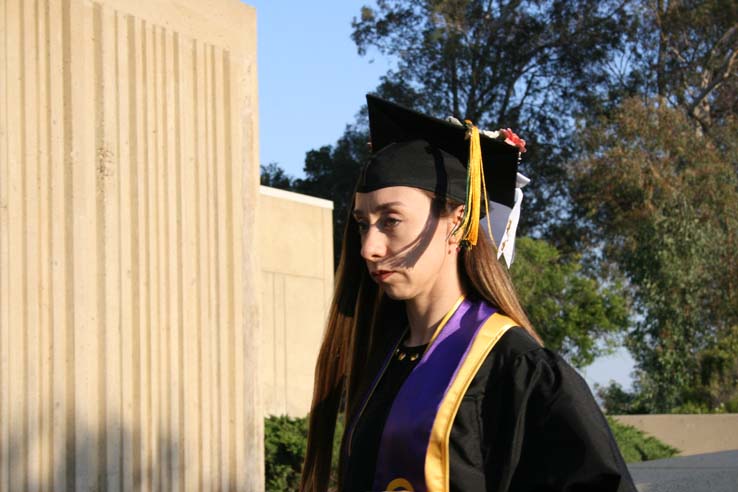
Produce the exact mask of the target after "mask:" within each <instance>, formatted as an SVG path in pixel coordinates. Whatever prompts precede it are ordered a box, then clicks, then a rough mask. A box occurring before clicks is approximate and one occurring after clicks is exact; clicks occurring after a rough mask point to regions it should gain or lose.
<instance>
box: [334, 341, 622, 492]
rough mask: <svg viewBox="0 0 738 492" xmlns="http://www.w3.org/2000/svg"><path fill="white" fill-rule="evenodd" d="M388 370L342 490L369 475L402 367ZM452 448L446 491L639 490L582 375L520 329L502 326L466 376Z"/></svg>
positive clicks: (357, 435) (361, 484) (357, 438)
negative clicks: (467, 381) (475, 369)
mask: <svg viewBox="0 0 738 492" xmlns="http://www.w3.org/2000/svg"><path fill="white" fill-rule="evenodd" d="M392 367H393V366H391V367H390V369H392ZM390 369H388V372H387V373H386V374H385V378H383V381H382V382H381V383H380V385H379V386H378V387H377V389H376V391H375V393H374V396H373V399H375V398H376V399H378V400H380V401H383V403H379V404H378V405H372V402H371V401H370V404H369V405H367V408H366V410H367V411H368V415H367V412H365V413H363V414H362V417H361V419H360V420H359V422H358V425H357V429H356V431H355V432H354V438H353V443H352V449H353V450H354V451H353V453H352V456H351V458H350V459H348V460H347V461H348V462H347V463H346V464H345V466H346V471H347V474H346V475H345V477H347V479H346V481H345V483H344V487H343V491H344V492H363V491H365V490H370V488H371V483H370V482H369V483H367V481H368V480H369V479H367V478H366V477H371V476H373V474H374V457H375V456H376V453H377V448H378V446H379V434H381V429H382V428H383V422H384V420H386V417H387V413H388V412H389V404H388V402H391V401H392V398H394V396H393V395H392V394H390V395H388V394H387V393H388V392H389V393H396V392H397V391H398V389H399V386H400V385H399V384H398V382H397V380H396V378H397V377H399V378H402V379H403V380H404V378H405V377H407V373H408V371H406V370H405V371H403V370H396V371H390ZM393 375H395V380H394V381H393V380H392V379H393ZM387 376H390V378H389V379H388V378H387ZM377 420H378V421H379V422H377ZM449 454H450V473H451V476H450V484H451V491H453V492H522V491H567V492H577V491H598V492H610V491H612V492H616V491H617V492H626V491H627V492H631V491H632V492H635V490H636V489H635V486H634V485H633V481H632V479H631V477H630V474H629V473H628V469H627V467H626V465H625V462H624V461H623V458H622V456H621V454H620V451H619V450H618V447H617V444H616V443H615V440H614V438H613V436H612V433H611V432H610V428H609V426H608V424H607V421H606V420H605V418H604V416H603V415H602V412H601V411H600V409H599V408H598V406H597V404H596V402H595V401H594V398H593V397H592V394H591V392H590V391H589V388H588V387H587V385H586V383H585V382H584V380H583V379H582V378H581V376H579V374H578V373H577V372H576V371H575V370H574V369H573V368H572V367H571V366H570V365H569V364H568V363H566V362H565V361H564V360H563V359H562V358H561V357H560V356H558V355H557V354H555V353H554V352H551V351H549V350H547V349H545V348H542V347H540V346H539V345H538V344H537V343H536V342H535V341H534V340H533V339H532V338H531V337H530V336H529V335H528V334H527V333H526V332H525V331H524V330H522V329H520V328H513V329H510V330H508V332H507V333H506V334H505V335H503V337H502V338H501V339H500V340H499V342H498V343H497V344H496V345H495V347H494V348H493V350H492V352H491V353H490V354H489V356H488V357H487V359H486V360H485V362H484V364H483V365H482V367H481V368H480V370H479V372H478V373H477V375H476V376H475V378H474V380H473V381H472V383H471V385H470V387H469V389H468V390H467V392H466V394H465V396H464V399H463V401H462V403H461V406H460V408H459V411H458V413H457V415H456V419H455V420H454V425H453V428H452V430H451V440H450V443H449ZM367 457H368V458H367Z"/></svg>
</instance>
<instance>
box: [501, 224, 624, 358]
mask: <svg viewBox="0 0 738 492" xmlns="http://www.w3.org/2000/svg"><path fill="white" fill-rule="evenodd" d="M515 250H516V255H515V263H513V265H512V267H511V268H510V273H511V275H512V278H513V280H514V283H515V286H516V288H517V290H518V295H519V297H520V301H521V303H522V304H523V306H524V308H525V310H526V312H527V314H528V316H529V318H530V320H531V323H532V324H533V326H534V327H536V329H537V330H538V332H539V334H540V335H541V337H542V338H543V341H544V343H545V345H546V346H547V347H548V348H551V349H553V350H556V351H558V352H559V353H561V354H562V355H564V356H565V357H566V358H567V359H568V360H569V361H571V362H572V364H574V365H575V366H577V367H584V366H587V365H589V364H591V363H592V362H593V361H594V359H595V358H596V357H598V356H600V355H602V354H604V353H608V352H610V351H611V349H612V347H613V346H614V345H615V344H616V343H617V342H618V341H619V339H618V336H617V335H618V334H619V333H621V332H622V331H623V330H624V329H625V328H627V326H628V321H629V320H628V309H627V303H626V299H625V297H624V295H623V292H622V289H621V286H620V285H619V284H617V283H612V284H611V285H599V284H598V282H597V280H596V279H594V278H591V277H588V276H587V275H585V274H584V273H583V272H582V267H581V264H580V263H579V262H578V261H577V258H570V257H562V256H561V255H560V253H559V252H558V250H557V249H556V248H555V247H553V246H552V245H550V244H548V243H546V242H545V241H543V240H536V239H531V238H521V239H518V240H517V241H516V246H515Z"/></svg>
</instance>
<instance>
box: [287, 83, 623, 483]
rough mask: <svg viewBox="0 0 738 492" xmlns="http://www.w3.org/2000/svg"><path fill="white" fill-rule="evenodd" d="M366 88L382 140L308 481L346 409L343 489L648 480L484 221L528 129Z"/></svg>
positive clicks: (505, 193)
mask: <svg viewBox="0 0 738 492" xmlns="http://www.w3.org/2000/svg"><path fill="white" fill-rule="evenodd" d="M367 100H368V107H369V120H370V131H371V139H372V147H373V150H374V154H373V156H372V158H371V159H370V161H369V162H368V163H367V164H366V165H365V167H364V169H363V170H362V174H361V177H360V179H359V183H358V184H357V190H356V193H355V197H354V206H353V210H352V217H351V220H349V223H348V224H347V227H346V231H345V234H344V242H343V251H342V254H341V261H340V264H339V267H338V272H337V278H336V292H335V296H334V300H333V303H332V307H331V312H330V316H329V320H328V327H327V330H326V335H325V338H324V341H323V345H322V347H321V351H320V355H319V358H318V364H317V367H316V384H315V392H314V396H313V406H312V411H311V415H310V430H309V437H308V450H307V454H306V460H305V466H304V469H303V476H302V487H301V488H302V490H303V491H305V492H307V491H310V492H313V491H314V492H318V491H320V492H322V491H324V490H326V489H327V484H328V475H329V471H330V462H331V450H332V441H333V435H334V432H335V424H336V418H337V416H338V414H339V410H342V411H343V413H344V415H345V420H346V430H345V432H344V435H343V440H342V449H341V456H340V459H339V477H337V478H338V483H339V489H340V490H342V491H346V492H355V491H356V492H360V491H366V490H371V491H376V490H410V491H415V492H420V491H426V490H427V491H465V492H473V491H523V490H531V491H532V490H552V491H553V490H561V491H564V490H567V491H575V490H576V491H579V490H597V491H633V490H635V487H634V486H633V483H632V480H631V478H630V476H629V474H628V471H627V468H626V466H625V464H624V462H623V459H622V457H621V455H620V452H619V451H618V448H617V445H616V444H615V442H614V440H613V438H612V434H611V433H610V430H609V428H608V426H607V423H606V421H605V419H604V417H603V416H602V414H601V412H600V411H599V409H598V408H597V405H596V404H595V402H594V400H593V398H592V396H591V394H590V392H589V390H588V388H587V386H586V384H585V383H584V382H583V381H582V379H581V378H580V377H579V376H578V374H577V373H576V372H575V371H574V370H573V369H572V368H571V367H570V366H569V365H568V364H566V363H565V362H564V361H563V360H562V359H561V358H560V357H558V356H557V355H556V354H554V353H552V352H550V351H548V350H546V349H545V348H543V347H542V343H541V340H540V337H539V336H538V335H537V333H536V332H535V330H534V329H533V328H532V327H531V325H530V323H529V321H528V319H527V318H526V316H525V313H524V311H523V309H522V308H521V306H520V304H519V302H518V300H517V298H516V295H515V291H514V289H513V287H512V284H511V283H510V280H509V277H508V275H507V272H506V271H505V269H504V268H503V267H502V266H501V264H500V263H499V262H498V261H497V257H496V254H495V246H494V243H493V242H492V241H491V240H488V239H487V238H486V237H485V233H484V232H483V231H481V230H480V228H479V223H480V219H482V218H483V217H485V219H487V218H489V215H490V213H489V211H488V210H487V204H488V199H489V200H491V201H492V202H493V203H494V207H493V215H494V214H495V213H497V215H499V212H500V211H503V216H504V217H505V218H507V217H508V216H514V215H515V214H511V210H515V206H516V204H517V205H518V206H519V201H520V200H519V198H518V199H517V202H516V199H515V192H516V190H515V182H516V175H517V162H518V160H519V156H520V154H519V151H520V150H521V149H519V148H516V147H515V145H514V144H518V145H522V144H524V142H522V141H519V140H516V139H515V138H514V137H513V136H512V135H509V134H508V135H507V136H508V137H511V138H512V139H511V138H508V139H506V140H507V142H505V141H503V140H501V139H495V138H489V137H487V136H485V135H480V133H479V131H478V130H477V129H476V128H474V127H473V126H471V125H470V124H467V125H466V127H464V126H458V125H454V124H452V123H448V122H444V121H441V120H436V119H433V118H429V117H427V116H423V115H420V114H418V113H415V112H413V111H410V110H407V109H405V108H402V107H400V106H397V105H394V104H391V103H388V102H387V101H383V100H381V99H378V98H376V97H373V96H367ZM492 137H495V135H492ZM509 144H513V145H509ZM487 192H489V193H487ZM487 194H489V196H487ZM495 211H496V212H495ZM493 220H494V217H493ZM503 222H504V221H503ZM508 223H509V221H508ZM489 229H496V227H492V228H490V227H488V230H489ZM504 229H505V228H503V231H504ZM508 233H509V231H508ZM510 239H511V238H510V237H509V234H507V235H506V236H505V237H504V239H502V240H503V241H504V240H510ZM501 248H505V249H509V248H508V246H502V245H501Z"/></svg>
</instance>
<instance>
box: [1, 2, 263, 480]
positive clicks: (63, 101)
mask: <svg viewBox="0 0 738 492" xmlns="http://www.w3.org/2000/svg"><path fill="white" fill-rule="evenodd" d="M257 123H258V122H257V79H256V15H255V11H254V10H253V9H252V8H251V7H248V6H246V5H244V4H242V3H240V2H239V1H237V0H166V1H165V0H96V1H92V0H0V491H47V490H56V491H62V490H68V491H72V490H79V491H91V490H114V491H118V490H121V491H129V490H154V489H156V490H186V491H190V490H244V491H249V492H252V491H253V492H258V491H261V490H263V486H264V485H263V484H264V478H263V435H262V434H263V423H262V407H261V400H260V396H259V384H258V381H259V376H258V371H257V369H258V367H259V361H258V350H257V347H258V342H259V339H260V332H259V329H260V328H259V322H258V320H259V316H258V301H259V299H258V292H259V289H258V288H257V286H256V283H257V281H258V279H257V268H256V260H257V259H256V258H255V257H254V255H253V251H254V233H255V230H254V219H255V210H256V206H257V196H258V155H257V152H258V149H257V141H258V140H257V139H258V133H257V132H258V126H257Z"/></svg>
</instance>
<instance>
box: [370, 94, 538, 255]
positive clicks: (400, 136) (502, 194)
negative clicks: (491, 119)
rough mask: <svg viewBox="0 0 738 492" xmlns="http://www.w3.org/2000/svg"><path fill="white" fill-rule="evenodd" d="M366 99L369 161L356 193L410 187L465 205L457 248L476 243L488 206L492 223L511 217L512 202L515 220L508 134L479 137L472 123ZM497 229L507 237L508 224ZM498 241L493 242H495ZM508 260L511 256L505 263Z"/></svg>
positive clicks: (514, 155) (514, 153)
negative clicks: (462, 122)
mask: <svg viewBox="0 0 738 492" xmlns="http://www.w3.org/2000/svg"><path fill="white" fill-rule="evenodd" d="M366 98H367V106H368V110H369V130H370V134H371V145H372V156H371V158H370V159H369V161H368V162H367V164H366V165H365V166H364V168H363V170H362V173H361V177H360V179H359V185H358V188H357V191H359V192H370V191H374V190H378V189H380V188H386V187H388V186H412V187H415V188H420V189H423V190H427V191H431V192H433V193H435V194H436V196H439V197H447V198H451V199H453V200H455V201H458V202H460V203H464V204H465V208H464V219H463V220H462V223H461V224H460V229H461V231H462V244H464V245H465V246H468V247H470V246H473V245H475V244H476V242H477V241H476V238H477V230H478V226H479V219H480V218H482V217H483V216H485V215H487V211H488V209H489V208H490V205H491V211H490V215H492V217H491V222H492V223H493V224H494V223H499V222H500V221H501V220H502V219H504V221H503V222H507V221H508V217H509V216H511V215H515V214H512V211H513V210H514V209H515V205H516V202H517V204H518V215H519V201H520V200H519V199H517V196H518V193H517V192H516V185H517V183H518V173H517V169H518V161H519V160H520V151H521V149H520V148H518V147H517V146H515V145H512V144H513V143H516V142H517V141H516V142H513V141H512V140H510V139H509V138H506V136H508V135H510V136H512V132H510V134H508V133H505V131H503V132H502V133H500V132H480V131H479V129H477V128H476V127H475V126H473V125H472V124H471V122H466V124H461V123H460V122H458V120H453V121H447V120H441V119H437V118H433V117H430V116H427V115H424V114H421V113H418V112H417V111H413V110H411V109H408V108H405V107H403V106H400V105H398V104H394V103H392V102H389V101H386V100H384V99H381V98H379V97H377V96H374V95H371V94H367V96H366ZM515 138H517V137H515ZM519 142H522V141H519ZM522 143H523V144H524V142H522ZM517 191H518V192H519V190H517ZM520 198H522V195H521V196H520ZM489 202H491V203H489ZM495 210H498V211H500V212H501V213H497V214H495ZM516 222H517V221H516ZM492 229H493V230H495V229H500V227H499V226H497V227H495V226H493V227H492ZM502 229H503V230H507V231H508V232H509V230H510V227H509V224H508V226H507V227H503V228H502ZM513 234H514V231H513ZM508 235H509V234H508ZM502 240H503V238H502V237H498V242H501V241H502ZM499 253H500V254H501V253H502V248H500V250H499ZM511 261H512V257H511V255H510V257H509V258H508V264H509V263H510V262H511Z"/></svg>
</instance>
